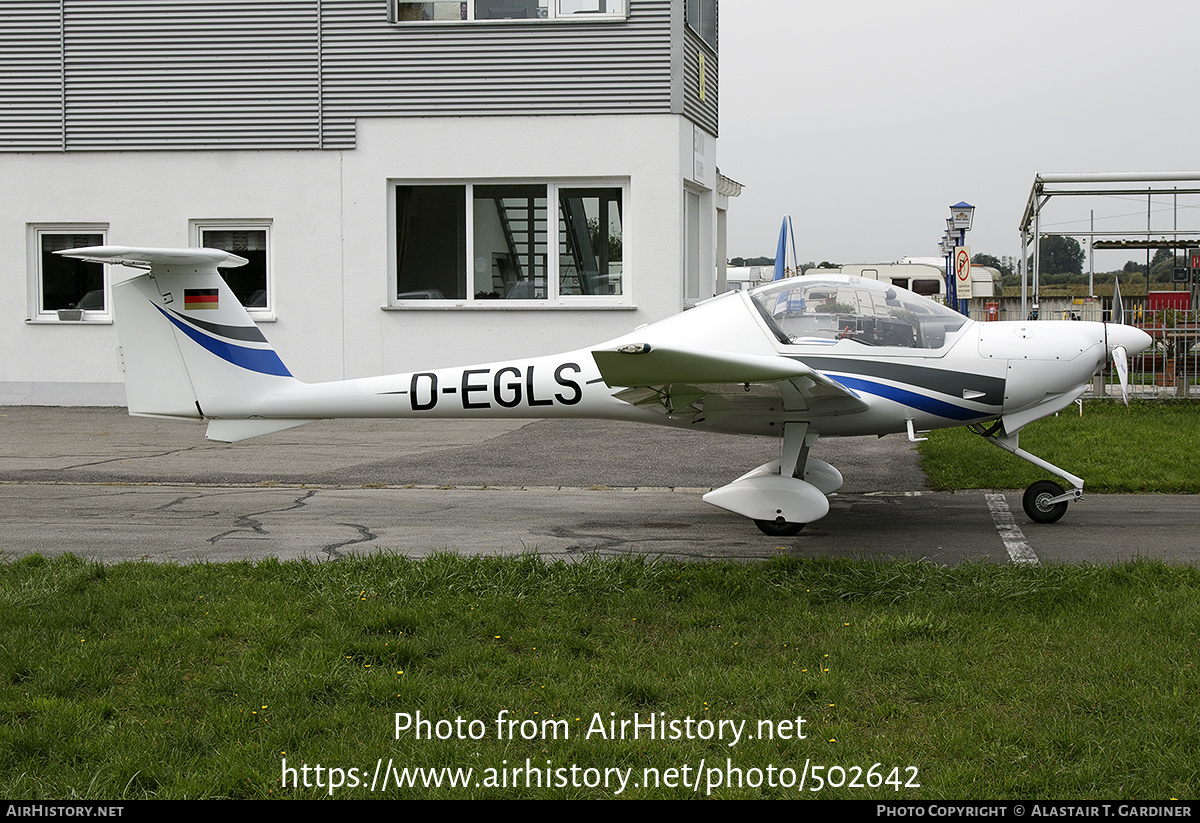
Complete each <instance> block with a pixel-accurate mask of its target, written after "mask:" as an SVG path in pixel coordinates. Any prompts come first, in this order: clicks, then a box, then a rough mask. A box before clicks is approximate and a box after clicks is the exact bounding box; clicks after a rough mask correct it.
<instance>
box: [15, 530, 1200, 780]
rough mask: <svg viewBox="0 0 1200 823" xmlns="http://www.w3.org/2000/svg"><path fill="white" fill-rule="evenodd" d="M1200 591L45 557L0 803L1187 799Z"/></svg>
mask: <svg viewBox="0 0 1200 823" xmlns="http://www.w3.org/2000/svg"><path fill="white" fill-rule="evenodd" d="M1198 595H1200V573H1198V572H1197V571H1196V570H1194V569H1191V568H1169V567H1165V566H1162V565H1158V564H1153V563H1148V562H1139V563H1133V564H1128V565H1122V566H1117V567H1102V568H1085V567H1072V568H1068V567H1053V566H1050V567H1047V566H1035V567H1028V566H1018V565H1011V566H1001V565H976V564H964V565H961V566H956V567H953V568H944V567H940V566H936V565H932V564H927V563H919V562H891V563H869V562H844V561H827V560H800V559H795V558H789V557H786V556H782V553H781V556H780V557H779V558H778V559H775V560H772V561H769V562H765V563H755V564H745V565H743V564H734V563H675V562H661V563H660V562H654V561H651V560H640V559H624V560H612V559H607V560H605V559H588V558H585V559H583V560H582V561H580V562H576V563H559V562H547V561H543V560H541V559H538V558H536V557H532V556H531V557H523V558H516V559H496V558H485V557H474V558H463V557H458V556H449V555H447V556H438V557H434V558H432V559H429V560H424V561H415V560H408V559H405V558H402V557H394V556H383V555H380V556H376V557H371V558H366V559H346V560H340V561H337V562H333V563H326V564H318V563H311V562H288V563H280V562H274V561H268V562H262V563H258V564H249V563H230V564H213V565H197V566H192V567H175V566H168V565H152V564H142V563H123V564H120V565H115V566H110V567H105V566H102V565H98V564H94V563H90V562H85V561H82V560H79V559H77V558H75V557H72V556H70V555H66V556H63V557H60V558H56V559H54V560H49V559H46V558H43V557H40V556H36V555H35V556H30V557H26V558H23V559H21V560H16V561H13V562H9V563H6V564H3V565H0V717H2V718H3V721H2V722H0V796H3V797H6V798H9V799H25V798H42V799H45V798H59V799H62V798H80V799H103V800H120V799H133V798H210V797H225V798H322V797H330V796H332V797H335V798H369V797H395V798H412V797H428V798H467V797H474V798H489V797H490V798H524V797H533V798H583V797H596V798H607V797H629V798H654V797H660V798H696V797H714V798H755V797H776V798H795V797H823V798H859V799H862V798H894V799H900V800H915V799H972V798H973V799H1002V798H1010V799H1011V798H1056V799H1070V798H1088V799H1096V798H1122V799H1126V798H1158V799H1163V798H1169V797H1176V798H1178V797H1190V796H1194V795H1195V794H1197V792H1198V791H1200V757H1198V756H1197V754H1198V752H1200V729H1198V727H1197V724H1196V717H1197V711H1198V709H1200V706H1198V705H1197V702H1198V700H1200V698H1198V697H1197V696H1198V695H1200V676H1198V672H1197V657H1198V655H1200V639H1198V638H1197V635H1196V632H1197V627H1198V626H1200V597H1198ZM632 724H641V725H640V726H635V725H632ZM416 769H423V770H428V771H423V772H417V771H415V770H416ZM380 772H382V774H383V777H382V778H380V777H378V776H377V775H378V773H380ZM376 780H379V781H380V782H379V783H378V784H377V785H376V788H375V789H374V790H373V791H372V790H371V788H370V785H371V784H372V782H374V781H376ZM435 780H436V781H441V785H433V784H432V783H431V781H435ZM451 780H456V781H462V782H464V783H465V784H466V785H465V786H459V787H454V786H451V785H450V781H451Z"/></svg>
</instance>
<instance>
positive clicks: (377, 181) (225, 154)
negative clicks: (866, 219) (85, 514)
mask: <svg viewBox="0 0 1200 823" xmlns="http://www.w3.org/2000/svg"><path fill="white" fill-rule="evenodd" d="M716 10H717V3H716V0H467V2H457V0H456V1H455V2H444V1H442V2H431V3H418V2H408V0H390V2H389V1H388V0H190V2H185V0H15V2H11V3H6V4H5V8H4V14H3V15H0V51H2V52H3V53H4V54H5V55H6V58H5V64H6V65H5V71H3V72H0V259H2V260H4V261H6V262H5V264H4V270H3V271H4V273H3V277H4V278H5V285H6V289H5V291H6V293H7V294H8V295H9V299H7V300H5V301H4V302H3V304H2V307H3V308H2V310H0V347H2V349H3V352H4V355H5V356H4V357H3V359H2V360H0V403H3V404H121V403H122V402H123V400H124V388H123V384H122V377H121V371H120V361H119V353H118V346H117V338H116V332H115V329H114V327H113V325H112V316H111V314H110V312H109V306H110V305H111V301H110V299H109V296H110V290H111V284H112V282H113V280H119V279H121V278H124V277H126V276H128V275H129V272H128V271H127V270H125V269H122V268H120V267H110V268H109V269H108V270H105V268H104V267H101V266H97V265H95V264H86V263H75V262H74V261H68V260H67V259H65V258H61V257H58V256H56V255H53V251H56V250H59V249H62V248H67V247H77V246H81V245H96V244H101V243H108V244H116V245H140V246H159V247H167V246H188V245H191V246H198V245H207V246H214V247H218V248H226V249H230V250H232V251H235V252H236V253H238V254H240V255H242V256H243V257H247V258H249V259H250V260H251V265H250V266H248V267H246V268H245V269H238V270H230V272H229V274H228V277H229V279H230V283H231V285H232V286H233V288H234V290H235V292H236V293H238V294H239V296H240V297H241V298H242V299H243V302H246V303H247V304H248V305H249V306H250V307H251V312H252V314H253V315H254V316H255V318H256V319H257V320H258V321H259V322H261V323H262V324H263V326H264V332H265V333H266V335H267V336H268V338H270V339H271V341H272V343H273V344H274V345H275V347H276V348H277V350H278V351H279V352H280V355H281V356H282V357H283V358H284V360H285V361H286V362H287V363H288V365H289V367H290V368H291V370H292V371H293V373H295V374H296V375H297V376H298V377H300V378H301V379H304V380H330V379H338V378H349V377H358V376H363V375H369V374H378V373H387V372H397V371H406V370H414V369H418V368H433V367H439V366H448V365H455V364H461V363H469V362H478V361H481V360H494V359H500V358H506V357H516V356H525V355H536V354H543V353H549V352H552V351H557V350H566V349H570V348H572V347H575V346H577V345H579V344H580V343H581V342H585V341H597V342H598V341H600V340H603V339H605V338H607V337H611V336H615V335H617V334H620V333H623V332H625V331H627V330H629V329H631V328H633V327H635V326H637V325H640V324H642V323H649V322H653V321H656V320H659V319H661V318H663V317H666V316H668V315H670V314H673V313H675V312H677V311H679V310H681V309H682V308H683V307H684V306H685V305H687V304H688V303H690V302H692V301H694V300H697V299H701V298H704V297H707V296H710V295H711V294H713V293H714V291H715V288H716V281H717V278H718V265H719V263H720V262H721V261H722V259H723V252H724V243H723V238H722V235H723V229H724V219H723V214H722V212H723V209H724V203H725V198H726V197H727V195H728V193H730V191H733V192H736V186H735V187H733V189H730V188H729V187H728V186H719V185H718V183H719V182H724V183H728V181H726V180H724V178H721V177H720V176H719V174H718V172H717V168H716V133H717V125H716V121H717V83H716V76H717V48H716V46H717V43H716ZM22 298H23V299H22ZM76 318H78V319H76Z"/></svg>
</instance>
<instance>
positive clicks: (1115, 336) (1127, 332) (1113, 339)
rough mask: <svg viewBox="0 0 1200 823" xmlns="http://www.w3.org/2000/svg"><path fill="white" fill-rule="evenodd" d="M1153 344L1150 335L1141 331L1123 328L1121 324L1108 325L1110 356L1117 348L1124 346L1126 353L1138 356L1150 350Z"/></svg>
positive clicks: (1127, 327)
mask: <svg viewBox="0 0 1200 823" xmlns="http://www.w3.org/2000/svg"><path fill="white" fill-rule="evenodd" d="M1153 342H1154V341H1153V340H1152V339H1151V337H1150V335H1148V334H1146V333H1145V332H1144V331H1142V330H1141V329H1135V328H1134V327H1133V326H1123V325H1121V324H1119V323H1109V324H1108V351H1109V353H1110V354H1111V353H1112V350H1113V349H1115V348H1116V347H1117V346H1124V347H1125V351H1126V352H1128V353H1129V354H1138V353H1140V352H1143V351H1145V350H1146V349H1148V348H1150V344H1151V343H1153Z"/></svg>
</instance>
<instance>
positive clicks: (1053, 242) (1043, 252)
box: [1028, 234, 1084, 274]
mask: <svg viewBox="0 0 1200 823" xmlns="http://www.w3.org/2000/svg"><path fill="white" fill-rule="evenodd" d="M1038 249H1039V254H1040V258H1041V259H1040V260H1039V264H1040V265H1039V267H1038V268H1039V270H1040V271H1041V273H1042V274H1083V258H1084V254H1083V247H1082V246H1080V245H1079V241H1078V240H1076V239H1075V238H1074V237H1063V236H1062V235H1058V234H1051V235H1047V236H1046V237H1043V238H1042V242H1041V243H1040V244H1039V246H1038ZM1028 262H1029V268H1030V269H1031V270H1032V269H1033V258H1032V257H1031V258H1029V261H1028Z"/></svg>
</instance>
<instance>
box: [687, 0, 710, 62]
mask: <svg viewBox="0 0 1200 823" xmlns="http://www.w3.org/2000/svg"><path fill="white" fill-rule="evenodd" d="M687 24H688V27H689V28H690V29H691V30H692V31H694V32H696V34H697V35H698V36H699V37H700V39H701V40H703V41H704V42H705V43H707V44H708V46H709V47H710V48H711V49H712V50H713V51H716V50H717V0H687Z"/></svg>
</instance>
